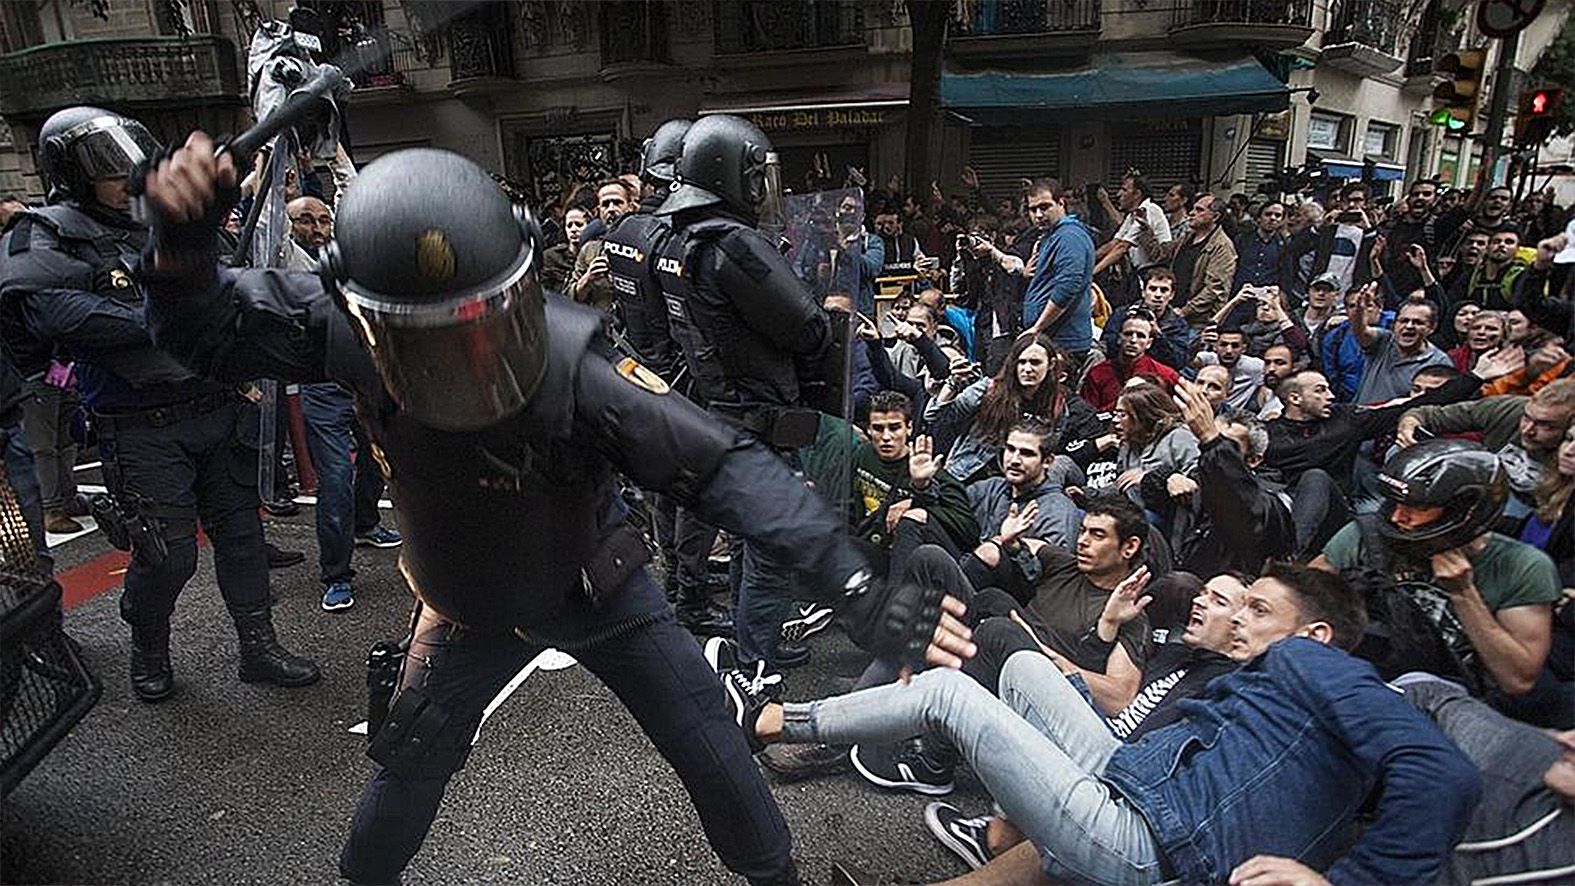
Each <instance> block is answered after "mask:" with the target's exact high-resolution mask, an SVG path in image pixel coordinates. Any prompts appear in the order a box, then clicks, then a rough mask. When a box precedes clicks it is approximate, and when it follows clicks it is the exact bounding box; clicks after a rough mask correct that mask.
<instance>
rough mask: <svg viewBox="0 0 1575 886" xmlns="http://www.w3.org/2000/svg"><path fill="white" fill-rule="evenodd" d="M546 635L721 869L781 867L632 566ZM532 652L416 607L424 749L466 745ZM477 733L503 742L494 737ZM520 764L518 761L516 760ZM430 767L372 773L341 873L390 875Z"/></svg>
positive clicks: (433, 780) (778, 832)
mask: <svg viewBox="0 0 1575 886" xmlns="http://www.w3.org/2000/svg"><path fill="white" fill-rule="evenodd" d="M551 632H552V634H553V635H554V636H560V637H562V638H563V640H564V641H565V645H566V646H567V647H568V648H569V649H570V650H571V651H572V652H573V654H574V656H575V658H577V659H578V660H579V662H580V663H581V664H583V665H584V666H585V667H586V668H588V669H590V671H591V673H593V674H595V675H596V677H597V679H599V680H601V681H602V683H603V684H605V685H606V686H607V688H609V689H611V690H612V691H613V694H614V695H616V696H618V700H619V701H621V702H623V705H624V707H625V708H627V709H628V710H629V712H630V713H631V714H633V715H634V719H635V720H636V722H638V723H639V724H640V728H641V729H642V730H644V732H645V734H646V736H647V737H649V738H650V740H651V743H652V744H654V745H655V746H656V749H657V750H658V751H659V752H660V753H661V754H662V756H663V757H664V758H666V760H667V762H668V763H669V764H670V765H671V766H672V767H673V771H674V772H676V773H677V774H678V777H679V779H680V780H681V781H682V782H683V784H684V787H685V788H687V789H688V791H689V797H690V800H691V801H692V802H693V803H694V806H695V809H696V811H697V812H698V813H699V815H700V824H701V827H703V828H704V829H705V833H706V836H707V837H708V838H709V839H710V841H711V846H712V848H713V849H714V850H715V851H716V853H717V855H718V856H719V857H720V858H721V860H722V863H723V864H725V865H727V867H728V868H730V869H732V870H734V871H737V872H738V873H740V874H742V875H744V876H745V877H751V878H758V879H762V880H766V879H770V878H772V877H775V876H778V875H780V874H781V873H782V872H783V871H784V870H786V869H787V868H788V867H789V865H791V864H792V838H791V836H790V835H789V833H788V829H787V823H786V822H785V821H784V820H783V818H782V813H781V811H780V810H779V809H778V808H777V805H776V800H775V799H774V798H773V797H772V795H771V791H770V789H769V788H768V787H767V786H766V783H765V780H764V779H763V778H762V777H761V774H760V770H759V768H758V767H757V766H756V765H755V761H754V759H753V758H752V757H751V756H750V753H749V746H748V744H747V743H746V742H745V740H744V733H743V732H742V731H740V730H739V728H738V725H737V724H736V723H735V722H733V719H732V716H731V712H730V709H729V708H728V705H727V701H726V698H725V696H724V695H723V692H722V684H721V683H720V682H718V680H717V678H716V675H715V674H714V673H712V672H711V667H710V665H708V664H707V663H706V660H705V657H704V655H702V654H701V652H700V647H699V646H698V645H697V644H696V643H695V641H694V638H693V637H692V636H690V634H689V632H688V631H686V630H684V629H683V628H681V627H679V626H678V623H677V622H676V621H675V620H674V617H673V613H672V610H671V608H669V607H668V605H667V601H666V600H665V599H664V598H663V596H662V592H661V590H660V589H659V588H657V586H656V585H655V583H654V582H652V581H651V578H650V576H649V575H647V574H646V573H645V571H644V570H641V571H640V572H638V573H636V574H635V575H634V576H633V577H632V578H631V579H630V580H629V581H628V582H627V583H626V584H625V585H624V588H623V590H622V591H620V592H619V593H618V594H616V595H614V596H613V597H612V599H610V600H608V601H606V602H605V603H604V604H603V606H602V607H601V608H593V607H590V606H581V607H579V608H577V609H571V610H570V611H569V612H568V613H567V614H566V615H564V616H562V617H560V618H558V619H555V620H554V623H553V626H552V628H551ZM576 638H590V642H588V643H587V644H582V643H581V642H577V641H576ZM541 649H542V646H541V645H540V644H537V643H533V642H528V641H526V640H523V639H521V638H520V637H518V636H516V635H514V634H510V633H486V632H481V631H475V630H468V629H466V628H463V627H461V626H459V625H456V624H454V623H452V622H450V621H448V620H446V619H444V618H443V617H442V616H441V615H438V614H437V613H436V612H433V611H432V610H431V609H423V610H422V612H421V616H420V618H419V620H418V621H417V623H416V626H415V630H414V631H413V635H412V640H411V645H410V652H409V654H407V655H406V657H405V665H404V668H403V670H402V671H401V673H400V686H401V689H402V690H403V689H404V688H409V687H419V688H420V689H421V690H422V692H424V693H425V694H426V696H427V697H428V698H430V699H431V700H432V701H433V702H434V703H435V704H436V705H438V706H440V707H441V709H442V710H443V711H444V712H445V713H446V714H447V715H448V717H449V720H448V723H447V725H446V726H445V728H444V732H443V734H442V735H441V736H438V737H436V738H434V739H433V741H434V743H435V744H437V745H441V746H448V745H447V744H446V743H447V742H451V741H454V740H458V741H462V742H468V741H469V739H470V736H471V735H472V734H473V733H474V732H475V730H476V726H477V724H478V723H479V722H480V720H481V712H482V710H483V708H485V707H486V705H487V702H489V701H490V700H491V699H492V698H493V696H494V695H496V694H497V692H498V690H499V689H501V688H502V687H503V685H504V684H505V683H507V682H508V681H509V679H510V678H511V677H513V676H514V674H516V673H517V672H518V671H519V670H520V668H522V667H523V666H524V665H525V664H526V663H527V662H529V661H530V660H531V659H532V658H533V657H535V656H536V655H537V654H538V653H539V652H540V651H541ZM488 738H489V739H491V740H497V739H503V740H508V737H507V736H506V735H505V734H504V733H502V732H499V733H496V734H490V733H489V734H488ZM622 740H624V741H628V742H638V741H639V738H638V737H635V736H625V737H624V738H623V739H622ZM521 759H522V760H525V761H526V763H527V765H528V763H529V755H528V754H526V755H523V756H522V757H521ZM459 765H462V761H461V763H460V764H459ZM438 768H439V770H440V771H434V772H425V773H423V774H422V775H421V777H416V778H406V777H401V776H398V775H395V774H394V773H392V772H390V771H389V770H387V769H384V768H382V767H378V769H377V771H376V773H375V774H374V775H373V777H372V781H371V782H370V783H369V784H368V785H367V786H366V789H365V791H364V792H363V793H362V795H361V802H360V806H359V807H358V808H357V810H356V814H355V819H354V822H353V823H352V825H351V833H350V838H349V840H348V841H347V843H346V844H345V848H344V852H343V853H342V854H341V856H340V861H339V870H340V873H341V874H342V875H343V876H344V877H346V878H348V879H350V880H352V881H354V882H357V883H391V882H394V881H396V880H397V879H398V877H399V873H400V871H402V870H403V869H404V867H405V865H406V864H407V863H408V862H409V860H410V858H411V857H412V856H414V855H415V853H416V850H417V849H419V848H420V846H421V843H422V841H423V840H424V839H425V837H426V833H427V830H428V829H429V828H430V827H431V826H432V820H433V818H434V817H435V816H436V815H437V811H438V806H439V804H440V802H441V800H442V798H443V791H444V788H445V787H446V786H447V784H448V781H449V779H450V777H451V776H452V772H451V771H450V767H449V766H442V767H438ZM530 781H537V782H538V787H542V786H544V785H543V784H541V783H540V780H539V779H530V778H527V780H526V783H527V784H528V783H529V782H530ZM515 789H516V787H512V786H511V787H510V788H509V790H515ZM641 789H643V788H640V787H638V786H631V790H641Z"/></svg>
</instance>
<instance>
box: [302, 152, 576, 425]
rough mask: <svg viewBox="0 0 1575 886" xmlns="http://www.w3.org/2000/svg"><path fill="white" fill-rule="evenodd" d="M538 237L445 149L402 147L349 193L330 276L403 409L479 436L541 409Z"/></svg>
mask: <svg viewBox="0 0 1575 886" xmlns="http://www.w3.org/2000/svg"><path fill="white" fill-rule="evenodd" d="M540 238H541V234H540V231H539V229H538V228H537V226H536V222H535V220H534V219H533V218H531V216H530V214H529V212H527V211H526V210H525V209H523V208H517V207H516V206H515V205H514V204H512V203H510V202H509V199H508V197H507V196H506V195H505V194H504V193H503V191H502V190H500V189H499V188H498V186H497V184H496V183H495V182H494V181H493V180H492V177H491V176H489V175H488V174H487V172H486V170H484V169H482V168H481V167H480V166H477V165H476V164H475V163H472V162H471V161H469V160H467V159H465V158H464V157H461V156H459V155H458V154H453V153H450V152H448V151H437V150H431V149H427V148H417V149H413V150H407V151H396V152H394V153H392V154H389V155H388V156H386V157H381V158H379V159H378V160H376V161H375V162H373V163H371V164H370V165H368V166H367V167H366V169H365V170H363V171H362V172H361V174H360V175H358V176H357V177H356V178H355V180H354V181H352V182H351V183H350V185H349V186H348V187H347V188H346V189H345V193H344V197H343V198H342V199H341V200H340V201H339V210H338V215H337V218H336V220H335V224H334V239H333V241H332V242H330V243H329V244H328V245H327V246H326V247H325V248H324V253H325V254H324V272H325V273H326V274H327V275H328V276H329V278H330V285H332V286H334V287H336V288H337V291H338V297H339V300H340V303H341V305H342V306H343V307H344V309H345V310H346V311H347V312H348V313H349V314H350V316H351V318H352V319H353V320H354V321H355V326H356V328H357V329H358V331H359V332H360V334H361V336H362V338H363V339H364V340H365V342H366V345H367V347H368V349H369V350H370V351H371V352H372V359H373V361H374V362H375V363H376V364H377V368H378V372H379V374H380V375H381V376H382V379H383V385H384V387H386V388H387V389H388V392H389V394H390V395H392V396H393V398H394V401H395V402H396V403H398V404H399V406H400V408H401V409H402V410H404V411H405V412H406V413H408V414H409V415H411V416H412V417H413V418H415V419H416V420H417V421H420V422H421V423H423V424H426V425H430V426H431V427H434V428H438V429H441V430H449V431H471V430H479V429H481V428H485V427H487V426H489V425H492V424H495V423H496V422H498V421H499V420H501V419H504V418H507V417H508V416H510V415H512V414H514V413H516V412H518V411H519V410H520V409H521V408H523V407H524V406H525V405H526V403H528V402H529V401H530V398H531V395H532V394H534V393H535V391H536V386H537V385H538V384H539V383H540V381H541V376H542V372H543V369H544V367H545V365H546V344H547V342H546V325H545V324H546V319H545V315H544V312H545V307H544V304H543V301H542V294H541V287H540V286H539V285H538V284H537V281H536V275H537V264H538V263H539V261H540V249H539V246H540V242H541V239H540Z"/></svg>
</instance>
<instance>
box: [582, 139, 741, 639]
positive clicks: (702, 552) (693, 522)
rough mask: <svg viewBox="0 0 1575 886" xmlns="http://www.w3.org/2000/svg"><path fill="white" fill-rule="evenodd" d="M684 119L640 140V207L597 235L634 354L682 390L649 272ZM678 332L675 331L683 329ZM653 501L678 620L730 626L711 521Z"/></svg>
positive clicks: (697, 626) (686, 388)
mask: <svg viewBox="0 0 1575 886" xmlns="http://www.w3.org/2000/svg"><path fill="white" fill-rule="evenodd" d="M689 126H690V122H689V121H688V120H669V121H667V122H666V123H663V124H662V125H661V126H658V127H657V128H656V132H655V133H653V134H652V135H651V137H650V138H648V139H646V140H645V147H644V151H643V153H642V154H641V157H640V179H641V181H643V182H644V183H645V194H644V195H643V197H642V198H641V200H640V208H639V209H638V210H636V211H634V212H631V213H628V214H626V215H624V216H622V217H620V218H619V219H618V220H617V221H616V222H614V223H613V226H612V228H611V229H610V230H609V231H608V232H607V236H606V237H605V238H604V239H603V240H602V255H603V256H605V257H606V258H607V270H608V275H609V276H610V277H611V278H612V285H613V290H614V291H615V292H616V293H617V296H618V302H617V309H618V315H619V316H620V317H622V319H623V328H624V334H625V336H626V340H627V343H628V345H629V347H631V348H632V349H633V350H634V354H633V356H635V357H637V358H639V359H640V361H641V362H642V363H644V364H645V365H646V366H648V367H650V368H651V369H653V370H654V371H655V372H656V373H657V374H658V375H660V376H662V377H663V378H664V379H666V380H667V381H668V382H669V383H676V384H677V385H678V388H679V390H680V392H682V393H686V394H687V393H690V385H689V379H688V378H687V377H685V378H683V379H682V380H681V381H680V378H679V376H680V373H679V372H678V369H679V367H680V364H681V361H682V359H683V358H682V356H681V352H680V350H679V349H680V348H682V347H683V345H682V344H681V343H680V342H678V341H675V340H674V338H673V330H671V329H670V328H669V326H668V322H667V304H666V302H665V301H664V300H663V298H662V287H661V283H660V281H659V280H657V278H656V261H657V259H658V258H659V257H660V256H661V254H662V250H663V248H665V247H666V245H667V240H668V238H669V237H671V236H672V225H670V224H669V223H668V219H667V217H666V216H664V215H657V214H656V210H657V209H658V208H660V207H661V205H662V201H664V200H666V199H667V194H668V192H669V191H671V190H672V187H673V174H674V166H675V165H676V164H677V162H678V153H679V149H680V148H681V147H682V146H683V141H684V133H685V132H688V131H689ZM678 334H679V335H680V336H682V335H683V330H682V329H680V330H678ZM655 504H656V507H655V510H656V530H657V536H658V541H659V542H660V544H661V548H662V552H663V557H664V559H665V560H666V562H667V595H668V597H670V598H672V599H673V602H674V604H675V606H676V608H677V611H678V621H679V622H680V623H681V624H683V626H684V627H686V628H688V629H689V630H691V631H693V632H694V633H696V634H709V635H720V634H731V633H732V632H733V620H732V617H731V616H730V615H729V614H728V611H727V609H726V608H724V607H720V606H717V605H716V604H714V603H713V602H712V600H711V594H710V584H709V582H710V576H709V573H708V569H707V566H706V561H707V560H708V559H709V558H710V556H711V546H712V545H713V544H714V543H715V542H716V534H717V533H716V527H714V526H710V525H708V524H706V523H705V522H704V521H702V520H700V519H698V518H696V517H695V516H694V515H693V514H690V513H688V512H687V511H685V510H683V509H682V508H679V507H678V506H677V504H676V502H674V501H673V499H672V498H671V497H670V496H660V497H658V498H657V500H656V503H655Z"/></svg>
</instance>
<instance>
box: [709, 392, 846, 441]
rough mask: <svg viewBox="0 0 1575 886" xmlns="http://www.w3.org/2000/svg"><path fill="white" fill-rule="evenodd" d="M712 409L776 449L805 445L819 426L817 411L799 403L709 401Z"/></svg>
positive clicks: (719, 416)
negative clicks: (742, 403)
mask: <svg viewBox="0 0 1575 886" xmlns="http://www.w3.org/2000/svg"><path fill="white" fill-rule="evenodd" d="M711 412H712V414H713V415H715V416H716V417H717V418H720V419H721V420H722V421H725V422H727V423H728V424H730V425H732V426H734V427H737V428H742V429H743V430H746V431H748V432H749V433H751V434H754V435H755V436H756V437H758V438H760V440H762V441H763V442H765V443H766V444H767V445H768V446H773V447H776V448H777V449H798V448H800V447H803V446H808V445H809V444H811V443H814V442H815V437H816V436H817V434H818V433H819V429H820V413H818V412H816V411H815V410H813V409H805V408H802V407H792V406H739V405H736V404H730V403H712V404H711Z"/></svg>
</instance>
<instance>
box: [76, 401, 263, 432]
mask: <svg viewBox="0 0 1575 886" xmlns="http://www.w3.org/2000/svg"><path fill="white" fill-rule="evenodd" d="M239 400H240V395H239V394H237V393H236V392H234V391H230V390H225V391H214V392H213V393H211V394H203V395H201V396H199V397H193V398H191V399H190V400H182V401H180V402H179V403H170V404H167V405H164V406H155V407H153V408H152V409H139V410H137V411H136V412H98V411H94V413H93V422H94V424H96V425H97V426H98V429H99V433H101V434H104V433H108V434H111V435H113V434H115V433H117V432H120V431H130V430H137V429H141V428H167V427H169V426H170V425H174V424H179V423H180V422H183V421H185V420H187V419H189V418H196V417H197V416H199V415H207V414H208V413H210V412H213V411H214V410H216V409H219V408H220V407H223V406H226V405H228V404H230V403H235V402H239Z"/></svg>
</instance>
